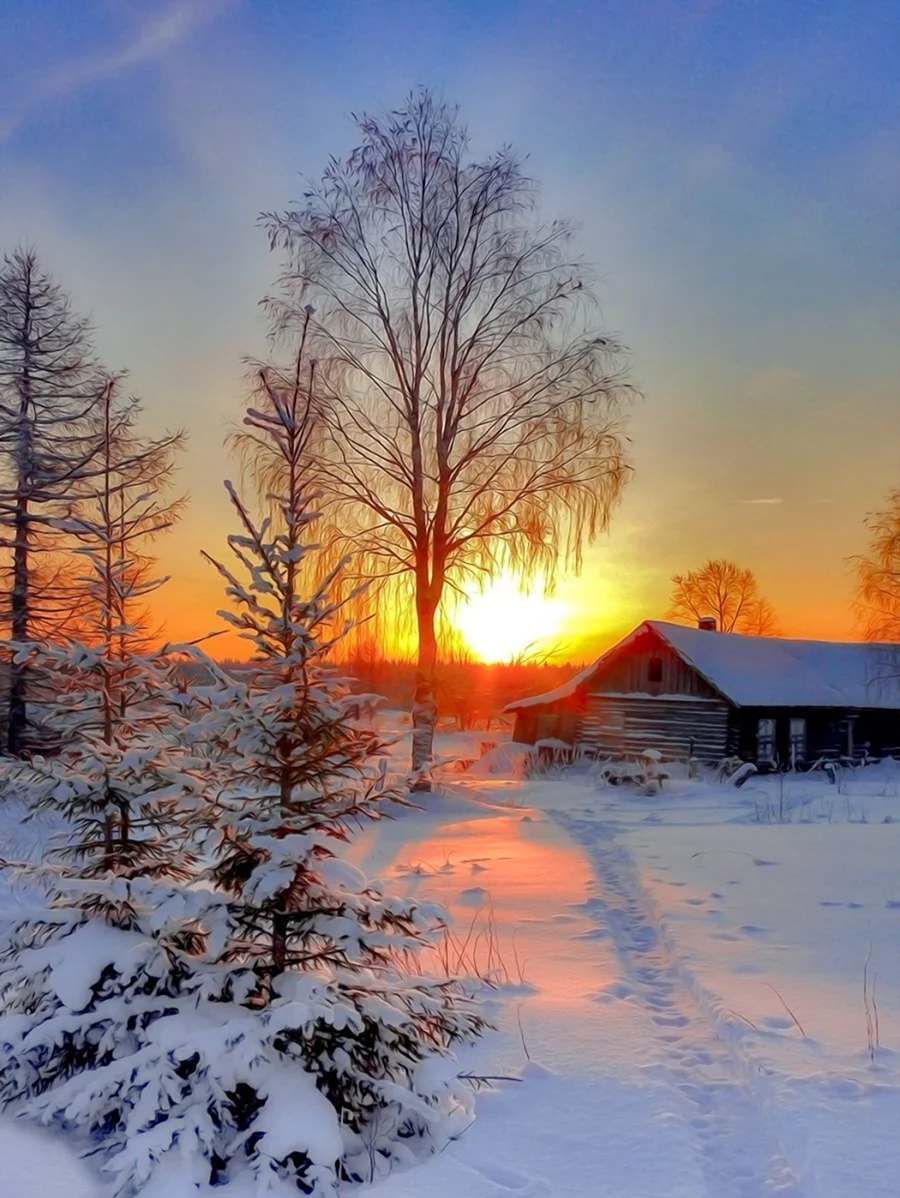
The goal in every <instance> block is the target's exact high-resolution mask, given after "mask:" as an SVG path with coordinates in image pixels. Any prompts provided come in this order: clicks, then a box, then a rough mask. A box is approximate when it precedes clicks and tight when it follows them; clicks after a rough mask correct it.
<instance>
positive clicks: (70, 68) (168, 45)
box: [0, 0, 241, 140]
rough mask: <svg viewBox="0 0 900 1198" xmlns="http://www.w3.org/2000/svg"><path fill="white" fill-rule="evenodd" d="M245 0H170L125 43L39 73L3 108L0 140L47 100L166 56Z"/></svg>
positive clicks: (131, 34) (58, 98)
mask: <svg viewBox="0 0 900 1198" xmlns="http://www.w3.org/2000/svg"><path fill="white" fill-rule="evenodd" d="M240 2H241V0H171V2H170V3H168V4H166V5H165V7H164V8H163V9H162V10H161V11H158V12H156V13H154V15H153V16H152V17H150V18H149V19H148V20H146V21H145V22H143V23H142V24H141V25H139V26H138V27H137V28H135V29H133V30H132V31H131V32H130V34H129V36H128V37H127V38H126V39H125V40H124V42H123V44H121V45H119V46H117V47H113V48H111V49H108V50H106V51H104V52H102V53H98V54H93V55H89V56H86V57H84V58H81V59H76V60H74V61H71V62H68V63H62V64H59V63H57V64H54V65H53V67H52V69H51V70H49V71H47V72H46V73H45V74H44V75H43V76H42V77H40V78H38V79H37V80H36V81H35V82H34V84H33V86H32V87H31V89H30V91H28V92H26V94H24V95H23V96H20V97H18V98H17V103H16V105H15V107H14V108H12V109H11V110H8V111H6V112H0V140H5V139H7V138H9V137H10V136H11V135H12V134H13V133H15V132H16V131H17V130H18V129H19V128H21V126H22V125H23V124H25V123H26V122H27V121H28V120H29V118H30V117H31V116H33V115H34V114H35V113H36V112H39V111H40V110H41V109H42V108H45V107H46V106H47V105H48V104H52V103H54V102H55V101H58V100H61V99H63V98H64V97H66V96H70V95H72V94H73V93H75V92H78V91H81V90H82V89H83V88H87V87H90V86H91V85H92V84H95V83H99V82H102V81H103V80H105V79H114V78H115V77H116V76H118V75H121V74H123V72H125V71H128V70H130V69H132V68H134V67H139V66H144V65H146V64H148V63H151V62H156V61H158V60H160V59H161V58H163V57H164V56H165V55H166V54H167V53H168V52H169V51H170V50H172V49H174V48H175V47H176V46H178V45H179V44H180V43H182V42H183V41H185V40H186V39H187V38H188V37H190V36H191V34H193V33H195V32H196V31H197V30H198V29H199V28H201V27H202V26H203V25H206V24H208V23H209V22H210V21H212V20H213V19H215V17H217V16H218V15H219V14H220V13H221V12H223V11H224V10H225V9H226V8H229V7H231V6H232V5H233V4H235V3H240Z"/></svg>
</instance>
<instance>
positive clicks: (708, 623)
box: [697, 616, 716, 632]
mask: <svg viewBox="0 0 900 1198" xmlns="http://www.w3.org/2000/svg"><path fill="white" fill-rule="evenodd" d="M697 627H698V628H702V629H703V631H704V632H715V631H716V617H715V616H701V617H700V619H699V620H698V621H697Z"/></svg>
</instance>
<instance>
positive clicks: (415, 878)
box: [384, 808, 608, 1004]
mask: <svg viewBox="0 0 900 1198" xmlns="http://www.w3.org/2000/svg"><path fill="white" fill-rule="evenodd" d="M489 811H490V814H485V815H484V816H482V817H481V818H477V819H471V820H469V819H467V820H462V821H458V822H447V823H443V824H439V825H438V826H436V827H435V826H433V825H432V826H431V828H430V829H429V831H428V833H427V834H426V835H425V836H424V837H422V838H421V839H419V838H416V839H415V840H414V841H407V843H405V844H403V845H401V846H399V847H398V848H397V851H396V854H395V855H394V857H393V860H392V861H391V864H390V867H389V868H388V869H386V870H384V874H385V875H390V876H391V877H392V878H393V879H395V880H396V881H397V882H400V883H403V884H404V885H405V887H406V888H407V889H408V891H409V892H411V893H419V894H421V895H422V896H423V897H426V896H427V897H428V898H430V899H436V900H437V901H438V902H440V903H442V904H443V906H444V907H446V908H447V910H448V911H449V912H450V914H451V915H452V917H453V919H454V926H453V930H452V938H451V942H450V946H449V950H448V951H449V953H450V955H451V959H450V962H449V963H450V965H451V966H455V964H456V962H455V960H453V959H452V958H453V955H454V954H456V955H457V956H458V955H459V954H460V953H461V954H462V955H463V960H462V962H461V964H462V966H463V967H468V968H471V967H472V965H473V963H474V964H475V965H476V966H477V967H478V968H479V970H481V969H484V970H485V971H487V970H494V971H496V973H498V974H499V976H500V979H501V981H504V982H508V983H509V984H512V985H518V984H521V983H522V982H525V983H527V984H528V985H529V986H530V987H533V988H534V990H535V991H536V992H537V993H536V994H535V999H534V1001H537V1002H540V1001H549V1002H552V1003H554V1004H569V1003H582V1002H584V1000H585V997H586V995H587V994H589V993H590V992H592V991H596V990H597V988H598V987H599V986H602V985H603V984H604V982H605V981H607V980H608V979H607V978H606V977H605V974H604V973H603V972H602V971H601V970H600V969H599V968H598V954H597V953H595V952H592V951H591V941H590V939H587V940H586V941H584V942H583V949H582V948H579V951H576V952H573V951H572V943H571V942H572V940H573V939H578V938H580V937H581V936H590V934H591V933H592V932H593V931H594V929H595V926H596V925H595V924H594V923H593V922H592V921H591V920H590V919H589V917H588V916H587V914H586V913H585V911H584V909H583V906H582V905H583V904H584V902H585V900H586V899H587V897H588V895H589V891H590V886H591V881H592V873H591V868H590V864H589V862H588V860H587V857H586V856H585V855H584V853H583V852H582V851H581V850H580V849H579V848H578V847H576V846H575V845H574V844H572V842H571V841H569V840H568V839H567V838H566V837H565V835H564V833H562V832H561V831H560V830H559V829H557V828H556V827H555V825H553V824H552V823H549V822H548V821H546V820H545V818H544V817H543V816H542V815H540V814H539V813H536V812H530V811H521V810H517V811H516V812H514V813H510V814H505V813H501V812H498V811H497V809H496V808H492V809H489Z"/></svg>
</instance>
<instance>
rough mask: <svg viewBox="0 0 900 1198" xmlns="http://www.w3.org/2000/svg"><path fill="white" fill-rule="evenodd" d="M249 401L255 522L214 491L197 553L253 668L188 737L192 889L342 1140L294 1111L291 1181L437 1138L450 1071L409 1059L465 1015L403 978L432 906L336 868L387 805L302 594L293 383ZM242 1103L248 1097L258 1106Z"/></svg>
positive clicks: (305, 505) (299, 396)
mask: <svg viewBox="0 0 900 1198" xmlns="http://www.w3.org/2000/svg"><path fill="white" fill-rule="evenodd" d="M265 398H266V404H265V407H264V408H262V409H252V410H250V411H249V412H248V414H247V417H246V421H247V424H248V425H249V426H250V427H251V428H252V429H253V430H254V432H255V433H256V435H257V436H258V437H260V438H266V439H267V440H268V441H269V443H270V446H271V447H274V452H275V453H276V454H278V455H279V456H280V457H281V460H282V466H283V468H282V470H281V471H279V472H278V474H277V476H276V477H277V478H278V480H279V481H278V489H277V491H273V493H272V494H271V495H270V497H269V499H270V510H271V514H270V516H269V517H268V518H266V519H263V520H262V521H260V522H259V523H257V522H255V521H254V519H253V518H252V516H251V514H250V513H249V511H248V510H247V508H246V507H245V505H244V504H243V502H242V501H241V499H240V497H239V495H238V494H237V492H236V490H235V489H234V488H233V487H231V486H230V485H229V486H228V490H229V495H230V497H231V501H232V505H233V507H234V510H235V513H236V516H237V519H238V521H239V524H240V532H239V533H236V534H235V535H233V536H232V537H230V538H229V544H230V547H231V550H232V552H233V555H234V557H235V559H236V561H237V563H238V565H237V566H236V567H235V568H230V567H228V566H226V565H224V564H223V563H222V562H219V561H214V564H215V565H216V568H217V569H218V570H219V572H220V573H221V574H222V576H223V578H224V579H225V582H226V587H227V593H228V596H229V598H230V599H231V601H232V604H233V608H234V610H230V611H227V612H223V613H222V615H223V616H224V618H225V619H226V620H227V621H228V622H229V623H230V624H231V625H232V627H234V628H235V629H236V630H237V631H238V633H239V634H240V635H241V636H242V637H244V638H245V639H247V640H248V641H249V642H250V644H251V645H252V648H253V651H254V655H253V661H254V663H255V670H254V671H253V672H252V673H251V674H250V675H249V676H248V677H245V678H244V679H242V680H235V679H232V678H229V677H227V676H224V675H223V674H222V673H221V672H219V673H218V685H217V686H215V687H213V688H211V689H208V690H206V691H205V692H203V694H202V696H201V700H200V701H201V703H202V705H203V706H204V707H205V710H204V711H203V712H202V714H201V713H199V712H198V714H197V718H195V720H194V722H193V724H192V736H193V737H194V738H195V740H196V743H197V744H198V745H202V746H205V747H206V749H207V752H208V761H207V765H206V768H205V770H204V774H205V776H206V777H208V778H209V781H210V786H209V795H210V801H209V804H208V809H207V819H208V824H209V827H210V840H209V843H208V846H207V852H208V853H209V855H210V857H211V861H212V864H211V868H210V870H209V874H208V879H209V882H210V883H211V884H212V885H213V886H214V887H215V888H216V890H217V892H219V893H225V894H226V895H227V896H228V898H229V906H228V908H227V918H228V921H229V928H228V939H227V941H225V942H223V944H222V946H221V948H220V950H219V951H220V956H219V961H220V962H224V961H227V962H229V963H230V964H231V966H232V969H233V970H240V971H241V972H240V976H241V978H242V985H243V986H247V985H248V982H247V978H249V977H252V979H253V983H252V987H251V988H250V989H249V991H248V993H247V998H246V1000H245V1001H246V1003H247V1004H248V1005H250V1006H251V1007H255V1008H256V1009H257V1010H259V1011H260V1013H261V1015H262V1017H263V1018H264V1019H265V1020H266V1021H267V1022H268V1023H269V1024H270V1025H271V1024H273V1023H274V1024H275V1025H277V1028H278V1030H277V1033H276V1034H275V1035H274V1036H272V1037H271V1038H270V1039H269V1040H268V1041H267V1052H268V1056H267V1066H268V1067H269V1068H271V1069H273V1070H275V1071H276V1073H277V1075H278V1076H279V1077H283V1078H284V1079H285V1080H284V1083H283V1084H284V1085H286V1086H287V1087H288V1090H289V1089H290V1086H291V1084H292V1083H291V1081H290V1078H292V1077H294V1076H296V1077H298V1078H303V1079H304V1080H303V1082H302V1084H303V1085H307V1084H308V1079H310V1078H311V1079H313V1081H314V1083H315V1086H316V1090H317V1093H318V1094H320V1095H323V1096H324V1097H325V1098H327V1100H328V1104H329V1107H330V1110H331V1112H332V1115H333V1120H334V1122H333V1127H334V1129H335V1130H337V1129H340V1133H341V1137H342V1152H341V1159H340V1160H339V1161H322V1160H321V1159H317V1158H316V1157H315V1156H313V1155H311V1153H310V1149H309V1148H308V1147H305V1146H304V1144H305V1141H304V1137H305V1136H306V1135H307V1132H306V1129H305V1128H304V1126H303V1121H302V1119H298V1121H297V1125H296V1128H295V1129H294V1132H293V1133H292V1134H294V1135H295V1137H296V1139H295V1140H294V1141H293V1144H294V1147H293V1148H292V1150H291V1151H290V1152H288V1153H285V1154H284V1155H283V1156H282V1157H281V1158H279V1159H278V1160H277V1162H276V1163H277V1167H278V1169H280V1170H283V1171H284V1172H285V1173H286V1174H287V1175H288V1176H291V1177H293V1178H295V1179H296V1180H297V1182H298V1183H299V1184H301V1187H302V1186H303V1185H312V1184H313V1180H314V1178H316V1179H317V1183H318V1184H320V1185H325V1184H326V1183H327V1184H331V1182H332V1181H334V1180H336V1179H337V1178H341V1177H344V1178H356V1179H363V1178H368V1177H371V1176H373V1175H377V1174H378V1172H379V1170H380V1168H387V1167H391V1165H393V1164H394V1163H396V1162H397V1161H402V1160H404V1159H406V1158H408V1157H410V1156H411V1155H415V1153H416V1152H421V1151H423V1150H424V1151H428V1150H430V1149H432V1148H433V1147H434V1146H435V1145H436V1144H440V1143H442V1142H443V1138H444V1137H445V1136H446V1135H447V1134H448V1131H449V1130H451V1129H452V1127H453V1126H454V1121H453V1120H452V1119H451V1120H450V1122H449V1123H448V1116H450V1115H452V1114H453V1112H454V1111H455V1112H456V1113H457V1115H462V1114H463V1112H464V1109H465V1103H464V1101H463V1098H462V1094H461V1092H460V1091H459V1090H458V1088H456V1087H455V1086H453V1085H448V1084H447V1081H446V1078H447V1077H448V1076H449V1077H451V1078H452V1070H451V1071H450V1073H449V1074H447V1073H446V1071H444V1072H443V1073H441V1072H439V1073H435V1071H434V1069H433V1067H431V1068H426V1066H427V1065H428V1062H429V1061H430V1060H433V1059H434V1058H440V1057H441V1056H442V1055H444V1054H445V1053H446V1052H447V1051H448V1050H449V1049H450V1047H451V1046H452V1045H453V1044H454V1043H456V1042H462V1041H466V1040H469V1039H471V1038H473V1037H474V1036H475V1035H477V1033H478V1032H479V1031H480V1029H481V1027H482V1021H481V1018H480V1016H479V1015H478V1013H477V1011H476V1010H475V1009H474V1008H473V1007H472V1006H471V1005H470V1004H469V1002H468V1001H467V1000H466V998H465V997H464V996H463V995H462V993H461V992H460V990H459V988H458V987H457V986H456V985H455V984H454V983H453V982H452V981H451V980H448V979H443V980H432V979H427V978H423V977H417V976H414V975H413V974H412V973H411V970H410V963H411V962H412V961H414V959H415V955H416V953H417V951H418V950H419V949H420V948H421V947H422V946H423V944H425V943H426V942H427V939H428V937H429V934H430V932H431V930H432V929H433V928H434V926H435V913H434V912H433V911H431V910H429V909H427V908H424V907H422V906H419V905H416V904H414V903H410V902H407V901H404V900H400V899H396V898H388V897H386V896H385V895H383V894H381V893H380V892H379V891H378V890H377V889H376V888H374V887H372V886H370V885H368V884H367V883H366V882H365V880H364V878H363V877H362V876H361V875H360V874H359V873H358V871H357V870H355V869H353V868H352V867H350V866H349V865H348V864H347V862H345V861H342V860H341V859H340V857H339V856H338V850H339V848H340V847H341V845H342V843H343V842H345V841H346V840H347V838H348V835H349V833H350V830H351V828H352V827H353V825H354V824H356V823H358V822H360V821H362V820H365V819H377V818H379V817H380V816H381V814H382V813H383V811H384V810H385V808H386V807H387V806H388V805H389V804H390V803H391V802H392V801H399V800H400V796H399V794H397V793H396V792H394V791H392V790H389V789H388V788H387V787H386V786H385V785H384V776H383V773H382V771H381V770H379V769H378V768H377V766H376V765H375V762H376V761H377V759H378V755H379V753H380V752H381V750H382V748H383V746H381V745H380V744H379V743H378V741H377V738H376V737H375V736H374V735H373V733H372V732H371V731H369V730H367V729H362V728H360V727H358V726H357V725H356V724H355V723H354V722H353V721H352V720H351V719H350V716H349V711H350V709H351V708H352V697H351V696H348V694H347V692H346V688H345V687H344V686H343V685H342V683H341V681H340V679H339V678H338V677H337V674H336V671H335V670H334V669H333V668H331V667H330V666H329V658H330V655H331V652H332V649H333V647H334V645H335V643H336V641H338V640H339V639H340V637H341V635H342V633H343V631H344V628H343V620H342V615H341V607H342V604H341V603H340V602H333V601H332V600H331V598H330V587H331V583H332V582H333V576H326V577H325V578H324V580H323V581H322V582H321V583H320V584H318V585H313V586H312V587H311V593H308V592H307V591H306V588H305V587H304V586H303V581H304V580H305V579H306V578H307V577H309V576H310V575H312V576H315V574H316V571H315V569H314V568H312V566H313V562H314V558H315V554H316V551H317V547H316V545H315V544H312V543H310V529H311V526H312V525H313V523H314V521H315V519H316V518H317V517H316V513H315V511H314V510H313V509H312V506H311V500H310V498H309V497H308V496H307V494H306V493H305V491H304V485H303V484H304V471H303V463H304V459H305V457H306V454H307V451H308V445H309V439H310V437H311V436H312V434H313V432H314V420H315V417H314V411H313V406H312V404H311V402H310V398H309V389H307V390H306V391H304V390H302V389H300V388H298V387H293V388H291V389H290V390H284V391H282V390H276V389H274V388H269V389H267V391H266V395H265ZM211 560H212V559H211ZM298 1001H299V1002H300V1004H301V1005H298ZM442 1079H443V1080H442ZM248 1084H250V1085H251V1089H253V1084H252V1082H248ZM298 1084H299V1083H298ZM253 1092H254V1094H255V1095H256V1096H255V1097H254V1098H253V1099H252V1101H251V1100H250V1099H249V1098H248V1101H250V1102H251V1106H252V1105H253V1104H256V1103H259V1104H260V1106H261V1107H262V1098H261V1096H260V1092H259V1091H258V1090H254V1091H253ZM270 1117H271V1112H270V1109H269V1105H268V1104H266V1106H265V1111H263V1110H262V1109H261V1110H260V1114H259V1115H258V1116H257V1115H254V1120H253V1124H252V1126H253V1127H254V1128H256V1129H257V1132H258V1133H261V1132H262V1131H263V1129H264V1127H265V1120H266V1119H269V1118H270ZM290 1142H291V1141H290V1137H288V1139H287V1140H283V1139H282V1140H281V1143H282V1145H283V1144H285V1143H290ZM271 1145H272V1141H271V1139H270V1140H267V1139H266V1137H265V1136H261V1137H260V1138H258V1140H257V1137H256V1136H254V1155H253V1158H252V1159H253V1167H254V1169H256V1170H259V1169H262V1170H265V1169H266V1168H269V1167H271V1160H272V1154H273V1151H274V1150H273V1149H272V1147H271Z"/></svg>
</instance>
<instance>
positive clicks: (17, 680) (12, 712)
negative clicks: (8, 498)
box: [6, 490, 30, 757]
mask: <svg viewBox="0 0 900 1198" xmlns="http://www.w3.org/2000/svg"><path fill="white" fill-rule="evenodd" d="M13 527H14V533H13V587H12V595H11V596H10V603H11V609H12V610H11V628H10V633H11V636H12V639H13V641H17V642H19V643H20V644H22V643H24V642H25V641H27V640H28V633H29V627H28V625H29V619H28V616H29V606H30V605H29V594H28V564H29V563H28V551H29V543H28V542H29V536H28V533H29V525H28V496H27V494H23V493H22V491H21V490H20V492H19V494H18V496H17V497H16V510H15V516H14V526H13ZM14 657H15V654H13V658H14ZM27 724H28V665H27V663H26V662H24V661H22V662H16V661H15V660H10V666H9V711H8V717H7V726H6V747H7V750H8V752H9V753H10V754H11V755H12V756H13V757H19V756H21V755H22V753H23V752H24V750H25V736H26V730H27Z"/></svg>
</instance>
